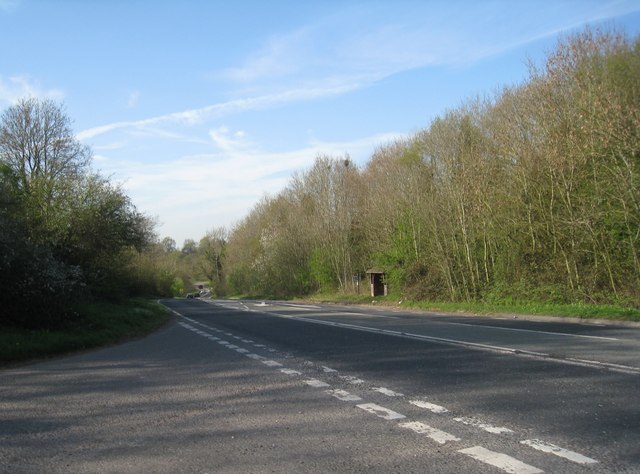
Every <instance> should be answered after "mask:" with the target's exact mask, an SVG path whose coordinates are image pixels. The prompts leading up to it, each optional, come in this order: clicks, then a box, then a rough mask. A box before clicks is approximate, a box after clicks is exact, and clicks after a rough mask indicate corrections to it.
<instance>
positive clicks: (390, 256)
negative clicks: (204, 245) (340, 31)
mask: <svg viewBox="0 0 640 474" xmlns="http://www.w3.org/2000/svg"><path fill="white" fill-rule="evenodd" d="M425 93H429V91H425ZM374 266H375V267H382V268H383V269H384V270H385V271H386V272H387V278H388V283H389V287H390V290H391V291H392V292H393V293H395V294H397V295H402V296H404V297H406V298H411V299H430V300H453V301H470V300H481V301H482V300H484V301H492V302H496V301H498V302H499V301H507V300H511V301H514V300H520V301H522V300H544V301H551V302H558V303H563V302H565V303H569V302H593V303H600V302H616V303H621V304H628V305H635V306H637V305H640V39H639V38H635V39H633V40H631V39H629V38H627V37H626V36H625V35H624V34H622V33H619V32H615V31H592V30H590V29H587V30H584V31H582V32H581V33H579V34H576V35H573V36H571V37H568V38H566V39H564V40H562V41H560V42H559V44H558V46H557V47H556V49H555V50H554V51H552V52H551V53H549V54H548V56H547V58H546V62H545V63H544V64H543V65H531V66H530V74H529V77H528V79H527V80H525V81H524V82H523V83H522V84H519V85H515V86H511V87H506V88H505V89H504V90H502V91H501V92H500V93H498V94H496V95H495V96H493V97H483V98H475V99H472V100H468V101H466V102H464V103H463V104H462V105H460V106H458V107H456V108H454V109H451V110H449V111H448V112H447V113H446V114H444V115H443V116H441V117H438V118H437V119H435V120H434V121H433V122H432V123H431V124H430V126H429V127H428V128H427V129H425V130H422V131H420V132H418V133H416V134H414V135H413V136H412V137H410V138H408V139H406V140H404V141H398V142H396V143H390V144H387V145H384V146H382V147H380V148H379V149H378V150H377V151H376V152H375V153H374V155H373V156H372V157H371V159H370V160H369V161H368V162H367V163H366V164H365V165H364V166H362V167H358V166H356V165H355V164H354V163H353V162H352V161H351V160H350V159H349V157H348V156H340V157H335V156H334V157H331V156H321V157H318V158H317V160H316V162H315V164H314V165H313V166H312V167H311V168H310V169H308V170H306V171H304V172H301V173H299V174H298V175H296V176H294V177H293V179H292V180H291V182H290V184H289V185H288V186H287V188H286V189H284V190H283V191H282V192H280V193H279V194H278V195H276V196H272V197H266V198H264V199H263V200H262V201H261V202H260V203H259V204H257V205H256V206H255V207H254V208H253V210H252V211H251V212H250V214H249V215H248V216H247V217H245V218H244V220H242V221H241V222H240V223H239V224H238V225H237V226H236V227H235V228H234V229H232V231H231V232H230V235H229V237H228V241H227V242H226V247H225V260H224V273H225V276H226V284H227V289H228V291H230V292H232V293H248V294H271V295H293V294H304V293H308V292H313V291H316V290H323V289H329V290H338V291H344V292H351V291H354V278H353V277H354V275H356V274H362V273H363V272H364V271H365V270H366V269H367V268H369V267H374Z"/></svg>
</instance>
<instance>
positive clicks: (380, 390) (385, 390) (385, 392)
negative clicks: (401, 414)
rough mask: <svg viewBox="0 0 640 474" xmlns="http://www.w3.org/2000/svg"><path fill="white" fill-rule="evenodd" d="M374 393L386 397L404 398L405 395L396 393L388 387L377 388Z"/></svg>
mask: <svg viewBox="0 0 640 474" xmlns="http://www.w3.org/2000/svg"><path fill="white" fill-rule="evenodd" d="M372 390H373V391H375V392H378V393H381V394H383V395H386V396H387V397H404V393H399V392H394V391H393V390H391V389H388V388H386V387H375V388H372Z"/></svg>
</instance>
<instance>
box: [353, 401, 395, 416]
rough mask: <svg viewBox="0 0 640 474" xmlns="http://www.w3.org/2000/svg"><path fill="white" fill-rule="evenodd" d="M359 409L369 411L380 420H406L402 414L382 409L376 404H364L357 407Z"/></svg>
mask: <svg viewBox="0 0 640 474" xmlns="http://www.w3.org/2000/svg"><path fill="white" fill-rule="evenodd" d="M356 406H357V407H358V408H360V409H362V410H364V411H368V412H369V413H373V414H374V415H376V416H379V417H380V418H383V419H385V420H401V419H402V418H406V416H404V415H403V414H401V413H398V412H396V411H393V410H389V409H388V408H385V407H381V406H380V405H376V404H375V403H363V404H361V405H356Z"/></svg>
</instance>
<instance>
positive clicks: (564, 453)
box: [520, 439, 598, 464]
mask: <svg viewBox="0 0 640 474" xmlns="http://www.w3.org/2000/svg"><path fill="white" fill-rule="evenodd" d="M520 443H522V444H524V445H526V446H529V447H531V448H533V449H537V450H538V451H542V452H545V453H550V454H555V455H556V456H560V457H561V458H564V459H568V460H569V461H572V462H575V463H578V464H595V463H597V462H598V461H596V460H595V459H591V458H588V457H587V456H584V455H582V454H580V453H575V452H573V451H569V450H568V449H564V448H561V447H559V446H556V445H554V444H550V443H545V442H544V441H541V440H539V439H525V440H524V441H520Z"/></svg>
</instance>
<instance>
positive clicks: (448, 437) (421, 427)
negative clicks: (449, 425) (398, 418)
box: [400, 421, 460, 444]
mask: <svg viewBox="0 0 640 474" xmlns="http://www.w3.org/2000/svg"><path fill="white" fill-rule="evenodd" d="M400 426H401V427H402V428H407V429H409V430H411V431H414V432H416V433H418V434H424V435H427V436H428V437H429V438H431V439H432V440H434V441H435V442H436V443H440V444H445V443H447V442H448V441H460V438H456V437H455V436H453V435H452V434H449V433H447V432H445V431H441V430H439V429H437V428H433V427H431V426H429V425H425V424H424V423H420V422H419V421H410V422H408V423H400Z"/></svg>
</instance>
